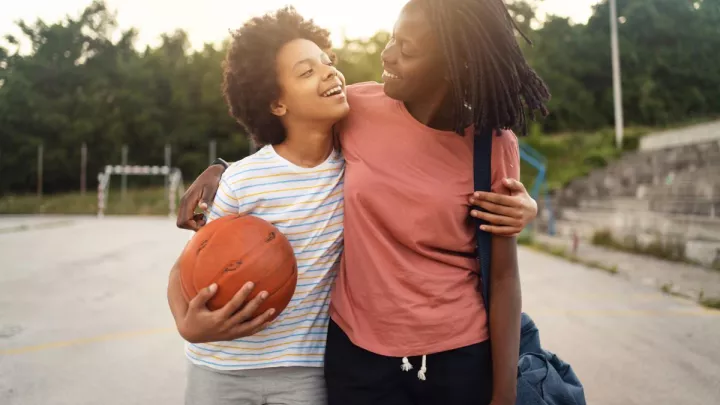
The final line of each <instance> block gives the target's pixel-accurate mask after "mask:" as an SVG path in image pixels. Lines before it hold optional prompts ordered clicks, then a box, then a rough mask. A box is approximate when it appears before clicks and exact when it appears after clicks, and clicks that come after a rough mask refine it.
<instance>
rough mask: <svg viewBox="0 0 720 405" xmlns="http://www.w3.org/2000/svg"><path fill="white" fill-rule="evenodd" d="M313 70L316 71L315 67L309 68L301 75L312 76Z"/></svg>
mask: <svg viewBox="0 0 720 405" xmlns="http://www.w3.org/2000/svg"><path fill="white" fill-rule="evenodd" d="M313 72H314V70H313V69H308V70H306V71H305V72H304V73H303V74H301V75H300V77H310V76H312V74H313Z"/></svg>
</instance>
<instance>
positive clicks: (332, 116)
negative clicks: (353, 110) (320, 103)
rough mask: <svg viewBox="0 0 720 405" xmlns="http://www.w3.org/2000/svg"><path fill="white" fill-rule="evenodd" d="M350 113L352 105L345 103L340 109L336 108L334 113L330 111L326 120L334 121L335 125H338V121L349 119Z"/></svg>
mask: <svg viewBox="0 0 720 405" xmlns="http://www.w3.org/2000/svg"><path fill="white" fill-rule="evenodd" d="M348 113H350V105H348V104H347V103H345V104H344V105H342V106H338V108H334V109H333V111H329V112H328V115H327V116H326V117H325V119H326V120H327V121H332V122H333V123H336V122H338V121H342V120H343V119H344V118H345V117H347V115H348Z"/></svg>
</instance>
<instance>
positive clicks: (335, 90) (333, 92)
mask: <svg viewBox="0 0 720 405" xmlns="http://www.w3.org/2000/svg"><path fill="white" fill-rule="evenodd" d="M340 93H342V86H337V87H333V88H332V89H330V90H328V91H326V92H325V93H323V94H322V96H323V97H330V96H334V95H336V94H340Z"/></svg>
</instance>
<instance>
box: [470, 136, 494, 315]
mask: <svg viewBox="0 0 720 405" xmlns="http://www.w3.org/2000/svg"><path fill="white" fill-rule="evenodd" d="M492 137H493V131H492V130H491V129H478V130H475V139H474V140H473V178H474V181H473V183H474V186H475V190H474V191H490V186H491V184H492V182H491V179H492V177H491V173H492ZM473 208H474V209H479V210H482V209H481V208H479V207H477V208H476V207H473ZM486 223H487V222H486V221H483V220H481V219H479V218H475V232H476V238H477V255H478V260H479V261H480V280H481V285H482V297H483V302H484V303H485V310H486V311H487V314H488V319H490V245H491V242H492V235H491V234H490V233H489V232H485V231H481V230H480V225H482V224H486Z"/></svg>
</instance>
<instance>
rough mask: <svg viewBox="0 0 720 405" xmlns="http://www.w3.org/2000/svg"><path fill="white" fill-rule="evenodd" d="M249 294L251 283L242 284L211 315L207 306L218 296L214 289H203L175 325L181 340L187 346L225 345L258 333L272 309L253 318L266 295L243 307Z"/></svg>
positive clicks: (262, 294) (213, 286)
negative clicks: (201, 344)
mask: <svg viewBox="0 0 720 405" xmlns="http://www.w3.org/2000/svg"><path fill="white" fill-rule="evenodd" d="M252 290H253V285H252V283H247V284H245V285H244V286H243V288H241V289H240V291H238V292H237V293H236V294H235V296H234V297H233V298H232V299H231V300H230V301H229V302H228V303H227V304H225V306H224V307H222V308H220V309H218V310H216V311H211V310H209V309H208V307H207V302H208V301H209V300H210V298H212V297H213V295H215V292H217V285H216V284H213V285H211V286H210V287H207V288H203V289H202V290H201V291H200V292H199V293H198V294H197V295H196V296H195V298H193V299H192V300H191V301H190V303H189V304H188V310H187V313H185V316H184V317H183V318H182V319H179V320H178V322H177V327H178V332H180V336H182V337H183V339H185V340H187V341H188V342H190V343H207V342H225V341H230V340H235V339H239V338H241V337H245V336H250V335H254V334H256V333H257V332H259V331H261V330H262V329H264V328H265V327H266V326H267V323H268V319H269V318H270V317H271V316H272V315H273V314H274V313H275V309H268V310H267V311H265V312H264V313H262V314H260V315H258V316H256V317H254V318H253V314H254V313H255V312H256V311H257V309H258V307H260V305H261V304H262V303H263V301H265V299H267V296H268V293H267V292H266V291H263V292H261V293H260V294H258V295H257V296H256V297H255V298H253V299H252V300H251V301H250V302H248V303H247V304H246V303H245V301H246V300H247V299H248V297H249V296H250V293H251V292H252Z"/></svg>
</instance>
